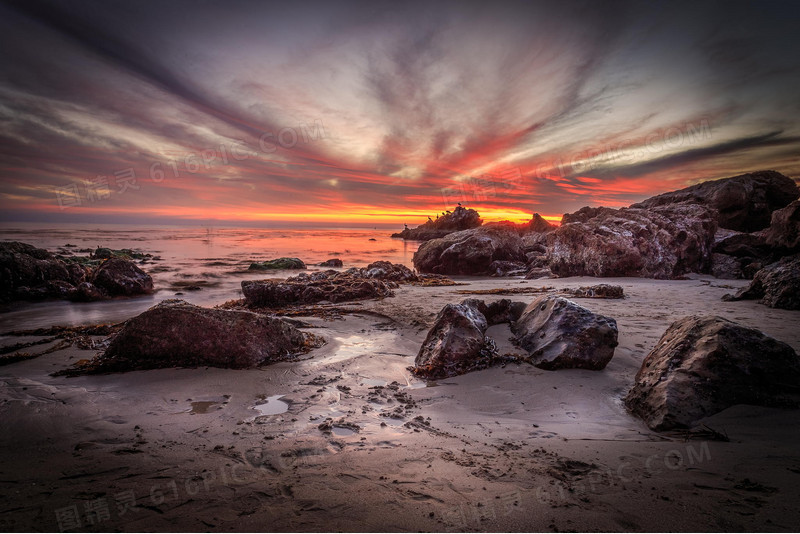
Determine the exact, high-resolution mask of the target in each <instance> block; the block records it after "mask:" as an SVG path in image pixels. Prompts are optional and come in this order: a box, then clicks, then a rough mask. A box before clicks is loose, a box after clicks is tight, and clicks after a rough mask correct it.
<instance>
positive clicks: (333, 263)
mask: <svg viewBox="0 0 800 534" xmlns="http://www.w3.org/2000/svg"><path fill="white" fill-rule="evenodd" d="M319 266H320V267H343V266H344V263H342V260H340V259H339V258H331V259H329V260H325V261H323V262H322V263H320V264H319Z"/></svg>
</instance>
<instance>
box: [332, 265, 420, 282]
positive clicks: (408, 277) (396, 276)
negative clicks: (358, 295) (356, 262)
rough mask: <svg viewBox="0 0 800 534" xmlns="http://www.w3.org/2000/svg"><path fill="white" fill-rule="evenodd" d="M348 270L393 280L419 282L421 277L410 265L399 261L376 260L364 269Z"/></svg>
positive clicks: (368, 276)
mask: <svg viewBox="0 0 800 534" xmlns="http://www.w3.org/2000/svg"><path fill="white" fill-rule="evenodd" d="M348 272H350V273H352V274H354V275H356V276H362V277H364V278H377V279H378V280H389V281H392V282H419V281H420V278H419V277H418V276H417V275H416V274H415V273H414V271H412V270H411V269H409V268H408V267H406V266H405V265H401V264H399V263H390V262H388V261H376V262H373V263H370V264H369V265H367V266H366V267H365V268H363V269H349V270H348Z"/></svg>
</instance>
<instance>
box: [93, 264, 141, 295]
mask: <svg viewBox="0 0 800 534" xmlns="http://www.w3.org/2000/svg"><path fill="white" fill-rule="evenodd" d="M91 283H92V284H93V285H94V286H95V287H96V288H98V289H99V290H100V292H101V293H104V294H106V295H109V296H111V297H120V296H122V297H131V296H134V295H146V294H148V293H152V292H153V279H152V278H151V277H150V275H149V274H147V273H146V272H144V271H143V270H141V269H140V268H139V267H137V266H136V264H135V263H133V262H132V261H130V260H126V259H123V258H119V257H111V258H109V259H107V260H105V261H104V262H103V263H101V264H100V266H99V267H98V268H97V270H96V271H95V272H94V274H93V275H92V280H91Z"/></svg>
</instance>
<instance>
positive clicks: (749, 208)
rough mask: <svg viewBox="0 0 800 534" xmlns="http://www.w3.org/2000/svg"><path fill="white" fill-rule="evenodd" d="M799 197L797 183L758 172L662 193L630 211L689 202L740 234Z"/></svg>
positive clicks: (759, 226)
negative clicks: (708, 209)
mask: <svg viewBox="0 0 800 534" xmlns="http://www.w3.org/2000/svg"><path fill="white" fill-rule="evenodd" d="M798 197H800V191H799V190H798V189H797V184H795V182H794V180H792V179H791V178H789V177H787V176H784V175H783V174H781V173H779V172H775V171H758V172H752V173H748V174H742V175H739V176H734V177H732V178H723V179H721V180H713V181H708V182H703V183H700V184H697V185H693V186H691V187H687V188H685V189H680V190H678V191H672V192H670V193H664V194H662V195H658V196H655V197H652V198H648V199H647V200H645V201H643V202H640V203H638V204H634V205H632V206H631V207H632V208H654V207H656V206H668V205H674V204H678V203H684V202H690V203H695V204H700V205H702V206H705V207H709V208H713V209H715V210H716V211H717V212H718V219H717V221H718V224H719V226H720V227H721V228H728V229H731V230H737V231H740V232H754V231H756V230H761V229H764V228H766V227H768V226H769V225H770V218H771V216H772V212H773V211H775V210H778V209H781V208H783V207H785V206H787V205H788V204H789V203H790V202H792V201H793V200H795V199H796V198H798Z"/></svg>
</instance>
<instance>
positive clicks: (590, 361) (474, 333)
mask: <svg viewBox="0 0 800 534" xmlns="http://www.w3.org/2000/svg"><path fill="white" fill-rule="evenodd" d="M500 323H509V324H510V326H511V331H512V332H513V333H514V336H515V337H514V341H515V343H516V344H517V345H518V346H519V347H520V348H522V349H524V350H525V351H526V352H527V353H528V356H527V357H526V358H525V359H524V360H525V361H527V362H529V363H531V364H533V365H535V366H537V367H539V368H542V369H549V370H555V369H565V368H570V369H593V370H599V369H603V368H604V367H605V366H606V365H607V364H608V362H609V361H610V360H611V358H612V357H613V355H614V347H616V346H617V324H616V321H614V319H611V318H609V317H605V316H603V315H599V314H596V313H593V312H591V311H589V310H588V309H586V308H584V307H582V306H579V305H578V304H575V303H574V302H572V301H570V300H567V299H565V298H563V297H557V296H552V295H550V296H542V297H539V298H538V299H535V300H534V301H533V302H531V303H530V304H527V305H526V304H525V303H523V302H512V301H510V300H508V299H503V300H500V301H496V302H492V303H490V304H486V303H485V302H484V301H482V300H477V299H466V300H464V301H462V302H461V303H460V304H447V305H446V306H445V307H444V308H442V310H441V311H440V312H439V314H438V315H437V316H436V319H435V321H434V325H433V327H432V328H431V329H430V331H429V332H428V334H427V336H426V338H425V341H424V342H423V344H422V346H421V347H420V350H419V353H418V354H417V357H416V359H415V361H414V367H413V368H412V372H413V373H415V374H416V375H418V376H422V377H426V378H442V377H447V376H454V375H458V374H463V373H465V372H468V371H472V370H475V369H482V368H485V367H488V366H490V365H492V364H493V363H495V362H496V361H505V358H503V357H500V358H498V355H497V354H496V348H495V347H496V344H495V343H494V341H493V340H492V339H490V338H489V337H487V336H486V329H487V328H488V327H489V326H492V325H495V324H500Z"/></svg>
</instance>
